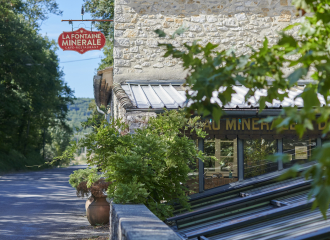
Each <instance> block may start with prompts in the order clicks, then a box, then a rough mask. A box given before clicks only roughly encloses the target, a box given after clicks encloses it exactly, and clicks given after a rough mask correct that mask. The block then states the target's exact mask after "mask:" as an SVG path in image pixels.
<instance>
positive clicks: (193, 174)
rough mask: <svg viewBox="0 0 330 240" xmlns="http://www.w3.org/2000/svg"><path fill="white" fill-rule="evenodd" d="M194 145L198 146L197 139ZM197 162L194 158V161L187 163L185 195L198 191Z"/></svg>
mask: <svg viewBox="0 0 330 240" xmlns="http://www.w3.org/2000/svg"><path fill="white" fill-rule="evenodd" d="M196 147H198V140H196ZM198 162H199V160H198V159H196V160H195V161H194V162H191V163H190V164H189V168H190V173H188V181H187V182H186V187H187V188H188V192H187V193H186V194H187V195H192V194H195V193H199V179H198V178H199V174H198V167H199V165H198Z"/></svg>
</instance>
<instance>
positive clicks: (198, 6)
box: [113, 0, 298, 82]
mask: <svg viewBox="0 0 330 240" xmlns="http://www.w3.org/2000/svg"><path fill="white" fill-rule="evenodd" d="M115 5H116V7H115V17H114V19H115V42H114V43H115V47H114V54H113V55H114V59H115V61H114V82H122V81H125V80H155V79H157V80H174V79H175V80H176V79H184V78H185V76H186V72H184V71H183V70H182V67H181V63H180V61H178V60H177V59H173V58H171V57H168V58H164V57H163V55H164V52H165V51H164V49H163V48H161V47H159V46H158V43H164V42H170V43H172V44H173V45H174V46H177V47H181V46H182V44H183V43H189V42H192V41H193V40H196V39H198V40H200V43H201V44H206V43H208V42H212V43H214V44H219V50H222V49H230V48H233V49H235V50H236V52H237V54H246V53H248V52H249V48H247V47H246V45H247V44H248V45H251V46H253V47H259V46H261V44H262V42H263V40H264V37H267V38H268V39H269V41H270V43H275V42H276V41H277V37H278V36H277V31H278V30H280V29H282V28H283V27H285V26H286V25H288V24H289V23H292V22H294V21H297V19H298V18H297V17H296V10H295V8H294V6H292V5H291V0H198V1H197V0H165V1H158V0H115ZM180 26H184V27H186V28H187V31H185V32H184V33H183V34H182V35H180V36H178V37H176V38H175V39H173V40H172V39H170V38H167V39H164V38H162V39H160V38H158V37H157V35H156V34H155V33H154V30H156V29H162V30H164V31H165V32H166V33H167V34H172V33H173V32H174V31H175V30H177V29H178V28H179V27H180Z"/></svg>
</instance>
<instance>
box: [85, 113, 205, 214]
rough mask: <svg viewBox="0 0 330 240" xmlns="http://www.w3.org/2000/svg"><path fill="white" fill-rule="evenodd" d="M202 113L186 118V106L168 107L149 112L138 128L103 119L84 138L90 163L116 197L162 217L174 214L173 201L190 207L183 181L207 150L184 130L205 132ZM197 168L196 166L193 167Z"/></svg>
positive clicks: (199, 135)
mask: <svg viewBox="0 0 330 240" xmlns="http://www.w3.org/2000/svg"><path fill="white" fill-rule="evenodd" d="M198 120H199V117H194V118H185V115H184V113H183V111H174V110H173V111H165V112H164V113H163V114H160V115H158V117H157V118H151V119H150V120H149V121H148V124H147V125H146V126H145V127H143V128H142V129H137V130H136V131H135V134H125V133H127V132H128V131H127V128H128V126H127V125H126V124H125V123H122V122H121V121H120V120H116V121H112V122H111V123H110V124H107V123H106V122H104V124H101V125H100V126H99V127H97V129H95V130H96V131H93V132H92V133H90V134H89V135H87V136H86V138H85V139H83V140H82V142H81V146H83V147H87V149H89V151H88V154H87V156H88V163H89V164H90V165H98V166H100V168H101V169H102V171H103V172H104V175H105V177H106V181H108V182H112V184H111V185H109V188H108V191H107V194H108V197H110V198H112V199H113V201H114V202H115V203H123V204H125V203H143V204H145V205H146V206H147V207H148V208H149V209H150V210H151V211H153V212H154V213H155V214H156V215H157V216H158V217H159V218H160V219H164V218H166V217H169V216H171V215H172V211H173V207H172V205H173V204H174V203H179V204H181V205H182V206H183V207H185V208H187V209H190V206H189V204H188V197H187V193H188V191H189V190H188V189H187V188H186V187H185V183H186V182H187V180H188V173H189V172H191V171H194V170H195V169H193V170H192V169H191V168H190V167H189V166H193V165H196V164H195V163H196V160H197V158H201V159H203V158H204V157H203V154H202V152H201V151H198V149H197V148H196V142H195V141H194V140H191V139H189V138H188V137H186V136H185V132H186V131H190V132H193V131H194V132H195V133H196V135H197V136H198V137H205V132H203V131H202V124H201V123H200V122H199V121H198ZM195 171H196V170H195Z"/></svg>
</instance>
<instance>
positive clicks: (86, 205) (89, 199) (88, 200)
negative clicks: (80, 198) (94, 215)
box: [85, 196, 94, 212]
mask: <svg viewBox="0 0 330 240" xmlns="http://www.w3.org/2000/svg"><path fill="white" fill-rule="evenodd" d="M93 201H94V197H93V196H92V197H89V198H88V199H87V200H86V203H85V209H86V212H87V209H88V207H89V205H90V204H91V203H92V202H93Z"/></svg>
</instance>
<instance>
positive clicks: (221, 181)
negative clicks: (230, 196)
mask: <svg viewBox="0 0 330 240" xmlns="http://www.w3.org/2000/svg"><path fill="white" fill-rule="evenodd" d="M204 153H205V155H206V156H209V158H207V159H206V160H205V161H204V188H205V189H211V188H215V187H218V186H222V185H225V184H229V183H231V182H236V181H237V140H236V139H235V140H221V139H214V140H206V141H205V142H204ZM211 157H213V158H211Z"/></svg>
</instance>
